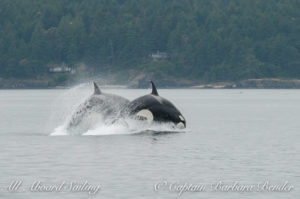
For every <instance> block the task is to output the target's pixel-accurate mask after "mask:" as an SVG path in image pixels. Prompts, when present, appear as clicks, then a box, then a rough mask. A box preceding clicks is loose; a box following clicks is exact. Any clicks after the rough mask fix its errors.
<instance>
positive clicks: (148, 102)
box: [127, 81, 186, 128]
mask: <svg viewBox="0 0 300 199" xmlns="http://www.w3.org/2000/svg"><path fill="white" fill-rule="evenodd" d="M150 82H151V85H152V92H151V93H150V94H148V95H144V96H142V97H139V98H137V99H135V100H133V101H131V102H130V103H129V104H128V109H127V113H128V114H129V115H130V116H131V117H134V118H135V119H138V120H146V121H148V122H152V121H156V122H169V123H174V124H175V125H176V126H177V127H179V128H186V121H185V118H184V117H183V116H182V114H181V113H180V111H179V110H178V109H177V108H176V107H175V106H174V105H173V104H172V103H171V102H170V101H169V100H167V99H165V98H163V97H161V96H159V95H158V92H157V89H156V87H155V84H154V83H153V81H150Z"/></svg>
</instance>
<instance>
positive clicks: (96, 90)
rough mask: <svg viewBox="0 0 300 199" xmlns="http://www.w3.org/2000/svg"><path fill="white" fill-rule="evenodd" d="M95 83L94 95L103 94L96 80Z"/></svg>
mask: <svg viewBox="0 0 300 199" xmlns="http://www.w3.org/2000/svg"><path fill="white" fill-rule="evenodd" d="M93 83H94V95H101V91H100V89H99V87H98V85H97V84H96V82H93Z"/></svg>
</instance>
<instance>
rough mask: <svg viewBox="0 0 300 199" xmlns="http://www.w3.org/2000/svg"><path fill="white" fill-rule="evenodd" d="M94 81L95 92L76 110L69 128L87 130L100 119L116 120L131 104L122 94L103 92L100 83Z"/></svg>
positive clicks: (104, 120)
mask: <svg viewBox="0 0 300 199" xmlns="http://www.w3.org/2000/svg"><path fill="white" fill-rule="evenodd" d="M93 83H94V93H93V94H92V95H91V96H90V97H89V98H88V99H87V100H86V101H85V102H84V103H82V104H81V105H80V106H79V107H78V108H77V109H76V110H75V112H74V113H73V115H72V117H71V119H70V120H69V122H68V125H67V130H69V131H71V132H74V131H75V132H77V131H80V132H81V131H85V130H87V129H89V128H91V126H92V125H94V123H97V121H98V120H99V119H101V120H102V121H103V122H107V121H108V122H111V121H114V120H115V119H116V118H117V117H119V115H120V113H121V111H122V110H123V109H124V108H125V107H127V105H128V104H129V100H127V99H125V98H123V97H121V96H118V95H114V94H107V93H103V92H101V90H100V89H99V87H98V85H97V84H96V83H95V82H93ZM95 120H96V121H95Z"/></svg>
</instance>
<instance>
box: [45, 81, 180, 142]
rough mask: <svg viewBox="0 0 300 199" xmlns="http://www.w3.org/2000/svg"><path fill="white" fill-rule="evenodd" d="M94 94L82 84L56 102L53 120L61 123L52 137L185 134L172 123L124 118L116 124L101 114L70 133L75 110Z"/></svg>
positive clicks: (88, 86)
mask: <svg viewBox="0 0 300 199" xmlns="http://www.w3.org/2000/svg"><path fill="white" fill-rule="evenodd" d="M91 93H92V90H91V86H90V85H89V84H80V85H78V86H76V87H73V88H71V89H69V90H67V91H66V92H64V93H63V94H62V95H61V96H59V97H58V98H57V100H55V102H54V105H53V107H52V108H53V113H52V116H51V120H53V119H56V120H59V121H63V122H60V123H58V124H56V128H55V129H54V130H53V132H51V134H50V136H68V135H82V136H99V135H117V134H124V135H126V134H139V133H149V132H151V133H154V134H155V133H158V134H159V133H170V132H185V131H186V130H182V129H178V128H176V127H175V126H174V125H173V124H171V123H158V122H152V123H147V122H145V121H137V120H134V119H131V118H122V119H119V120H117V121H116V122H107V121H105V120H103V117H102V116H101V114H100V115H99V114H95V115H93V114H92V115H89V116H88V117H87V118H85V121H84V122H82V123H81V124H80V126H79V127H78V129H77V131H76V132H73V131H70V129H68V125H69V123H70V120H71V118H72V116H73V114H74V110H76V109H77V107H78V106H79V105H80V104H82V103H83V102H84V101H85V100H86V99H87V98H88V97H89V96H90V95H91Z"/></svg>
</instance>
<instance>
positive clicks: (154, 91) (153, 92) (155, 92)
mask: <svg viewBox="0 0 300 199" xmlns="http://www.w3.org/2000/svg"><path fill="white" fill-rule="evenodd" d="M150 82H151V85H152V92H151V94H152V95H156V96H158V92H157V90H156V87H155V85H154V83H153V81H152V80H151V81H150Z"/></svg>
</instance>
